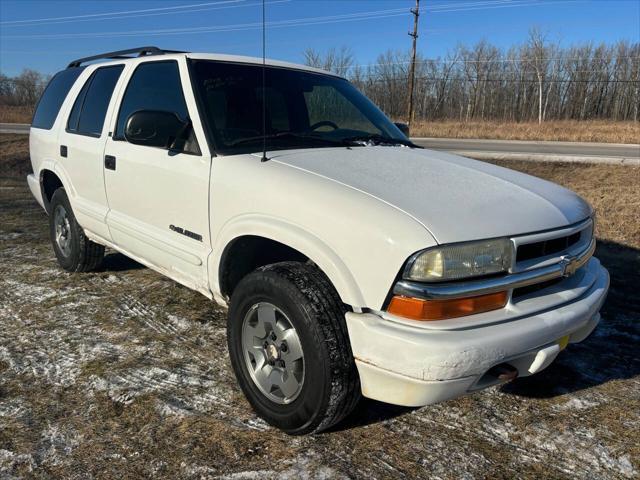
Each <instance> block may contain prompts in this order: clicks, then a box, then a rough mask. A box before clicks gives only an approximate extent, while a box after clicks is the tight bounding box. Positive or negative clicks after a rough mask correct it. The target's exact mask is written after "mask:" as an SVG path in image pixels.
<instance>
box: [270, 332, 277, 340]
mask: <svg viewBox="0 0 640 480" xmlns="http://www.w3.org/2000/svg"><path fill="white" fill-rule="evenodd" d="M277 338H278V337H276V333H275V332H271V340H273V341H274V342H275V341H276V339H277Z"/></svg>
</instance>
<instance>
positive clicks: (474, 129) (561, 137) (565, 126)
mask: <svg viewBox="0 0 640 480" xmlns="http://www.w3.org/2000/svg"><path fill="white" fill-rule="evenodd" d="M411 135H412V136H414V137H438V138H486V139H492V140H549V141H566V142H604V143H640V122H613V121H599V120H598V121H595V120H594V121H575V120H566V121H548V122H545V123H543V124H542V125H538V123H537V122H523V123H515V122H498V121H483V122H458V121H449V120H443V121H438V122H416V123H415V124H414V125H413V126H412V127H411Z"/></svg>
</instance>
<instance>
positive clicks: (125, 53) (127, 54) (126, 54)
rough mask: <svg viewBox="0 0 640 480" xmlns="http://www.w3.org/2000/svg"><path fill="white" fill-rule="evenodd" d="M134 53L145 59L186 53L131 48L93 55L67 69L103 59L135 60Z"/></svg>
mask: <svg viewBox="0 0 640 480" xmlns="http://www.w3.org/2000/svg"><path fill="white" fill-rule="evenodd" d="M132 53H137V54H138V55H137V56H138V57H145V56H147V55H163V54H165V53H185V52H182V51H180V50H163V49H161V48H158V47H138V48H130V49H129V50H117V51H115V52H107V53H101V54H100V55H93V56H91V57H84V58H79V59H77V60H74V61H73V62H71V63H70V64H69V65H67V68H73V67H79V66H80V65H82V64H83V63H86V62H90V61H91V60H100V59H103V58H135V56H131V54H132Z"/></svg>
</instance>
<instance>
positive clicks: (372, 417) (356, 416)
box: [326, 398, 418, 433]
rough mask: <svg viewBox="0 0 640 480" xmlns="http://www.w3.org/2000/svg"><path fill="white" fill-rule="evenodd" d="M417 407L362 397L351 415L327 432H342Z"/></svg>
mask: <svg viewBox="0 0 640 480" xmlns="http://www.w3.org/2000/svg"><path fill="white" fill-rule="evenodd" d="M417 408H418V407H401V406H399V405H391V404H389V403H384V402H378V401H377V400H371V399H369V398H362V399H361V400H360V402H359V403H358V405H357V406H356V408H355V409H354V411H353V413H351V415H349V416H348V417H347V418H345V419H344V420H342V421H341V422H339V423H338V424H336V425H334V426H333V427H331V428H329V429H327V430H326V432H327V433H329V432H340V431H343V430H351V429H352V428H357V427H366V426H367V425H372V424H374V423H381V422H384V421H387V420H391V419H394V418H396V417H399V416H401V415H404V414H405V413H410V412H412V411H414V410H416V409H417Z"/></svg>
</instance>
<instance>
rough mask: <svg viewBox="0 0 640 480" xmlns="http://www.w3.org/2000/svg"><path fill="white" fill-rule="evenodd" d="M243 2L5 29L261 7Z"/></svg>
mask: <svg viewBox="0 0 640 480" xmlns="http://www.w3.org/2000/svg"><path fill="white" fill-rule="evenodd" d="M239 1H241V2H245V1H246V0H235V1H234V2H233V4H232V5H221V6H217V5H218V4H220V3H231V2H215V3H214V5H216V6H213V7H202V8H186V7H188V5H185V6H184V10H172V11H169V12H166V11H162V12H153V13H132V14H122V15H116V14H113V15H116V16H111V17H99V18H79V19H76V20H57V21H50V22H42V23H36V24H19V25H7V27H34V26H36V27H37V26H40V25H58V24H64V23H80V22H96V21H102V20H120V19H123V18H141V17H145V18H146V17H156V16H159V15H178V14H181V13H195V12H204V11H207V12H208V11H211V10H225V9H230V8H246V7H254V6H257V5H261V4H260V3H241V4H237V2H239ZM291 1H293V0H273V1H271V2H266V3H267V5H273V4H278V3H288V2H291ZM100 15H106V14H100Z"/></svg>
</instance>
